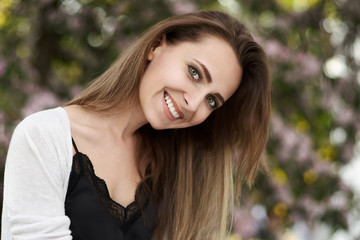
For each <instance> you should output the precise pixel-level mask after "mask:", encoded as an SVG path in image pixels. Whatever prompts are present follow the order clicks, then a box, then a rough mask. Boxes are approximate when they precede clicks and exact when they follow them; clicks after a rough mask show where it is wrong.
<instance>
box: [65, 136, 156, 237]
mask: <svg viewBox="0 0 360 240" xmlns="http://www.w3.org/2000/svg"><path fill="white" fill-rule="evenodd" d="M73 145H74V148H75V151H76V154H75V155H74V157H73V166H72V170H71V173H70V180H69V187H68V191H67V194H66V200H65V213H66V215H67V216H69V218H70V221H71V224H70V230H71V232H72V236H73V239H74V240H95V239H99V240H100V239H101V240H106V239H109V240H110V239H114V240H115V239H117V240H121V239H134V240H135V239H136V240H141V239H150V238H151V226H152V220H153V214H152V213H153V212H152V207H151V204H150V203H149V201H148V197H147V194H146V191H145V189H144V186H142V185H140V186H139V187H138V189H137V191H136V194H135V201H134V202H133V203H131V204H130V205H128V206H127V207H123V206H122V205H120V204H119V203H117V202H115V201H114V200H112V199H111V197H110V194H109V191H108V188H107V186H106V183H105V181H104V180H103V179H101V178H99V177H97V176H96V175H95V172H94V168H93V165H92V163H91V161H90V159H89V158H88V157H87V156H86V155H85V154H83V153H81V152H79V151H78V149H77V147H76V145H75V142H74V141H73ZM141 206H143V208H141ZM141 209H143V211H142V210H141Z"/></svg>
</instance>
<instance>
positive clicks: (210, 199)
mask: <svg viewBox="0 0 360 240" xmlns="http://www.w3.org/2000/svg"><path fill="white" fill-rule="evenodd" d="M164 34H165V35H166V41H167V43H168V44H177V43H179V42H183V41H192V42H196V41H199V40H200V39H201V38H202V37H204V36H209V35H211V36H217V37H220V38H222V39H224V40H225V41H226V42H228V43H229V45H230V46H232V48H233V49H234V52H235V53H236V55H237V57H238V60H239V64H240V66H241V67H242V69H243V74H242V78H241V83H240V86H239V88H238V89H237V90H236V92H235V93H234V94H233V96H231V97H230V99H229V100H228V101H227V102H226V103H225V104H224V105H223V106H222V107H221V108H219V109H217V110H215V111H214V112H213V113H212V114H211V115H210V116H209V117H208V118H207V119H206V120H205V121H204V122H203V123H201V124H200V125H197V126H193V127H190V128H184V129H169V130H160V131H159V130H154V129H152V128H151V126H149V125H148V124H147V125H145V126H143V127H142V128H140V129H139V130H138V132H139V133H140V134H141V136H142V145H141V151H139V152H141V155H140V156H139V162H138V164H139V165H140V164H141V165H142V166H143V164H144V165H145V166H147V171H146V174H145V176H143V181H144V182H150V183H151V184H150V186H149V188H150V189H151V194H152V199H153V202H155V203H156V207H157V210H158V211H157V212H156V216H157V220H156V226H155V229H154V239H163V238H164V236H166V238H167V239H174V240H180V239H224V238H225V236H226V234H227V232H228V230H229V223H230V222H231V213H232V210H233V204H234V200H235V199H236V198H237V197H238V196H239V193H240V190H241V186H242V184H243V183H244V182H245V181H246V182H247V183H248V184H249V185H251V184H252V183H253V181H254V178H255V176H256V174H257V172H258V170H259V169H261V168H262V169H266V164H265V161H264V159H263V153H264V149H265V145H266V141H267V136H268V127H269V120H270V72H269V65H268V60H267V58H266V55H265V53H264V51H263V50H262V48H261V47H260V46H259V45H258V44H257V43H256V42H255V41H254V39H253V38H252V36H251V34H250V33H249V32H248V30H247V29H246V28H245V27H244V25H242V24H241V23H239V22H238V21H237V20H236V19H234V18H232V17H230V16H228V15H226V14H224V13H221V12H217V11H196V12H192V13H188V14H184V15H179V16H174V17H171V18H168V19H166V20H164V21H161V22H159V23H158V24H156V25H155V26H153V27H152V28H150V29H149V30H148V31H147V32H145V33H144V34H143V35H142V36H141V37H140V38H139V39H138V40H137V41H136V42H135V43H134V44H133V45H132V46H131V47H130V48H129V49H128V50H127V51H126V52H124V53H122V55H121V57H120V58H119V59H118V60H117V61H116V62H115V63H114V64H113V65H112V66H111V67H110V68H109V69H108V70H107V71H106V72H105V73H104V74H102V75H101V76H99V77H98V78H97V79H96V80H95V81H93V82H92V83H91V84H90V86H89V87H88V88H86V89H85V90H84V91H83V92H82V93H81V94H80V95H79V96H78V97H77V98H75V99H74V100H72V101H71V102H70V103H69V105H72V104H76V105H81V106H84V107H86V108H89V109H92V110H94V111H100V112H107V111H109V110H114V109H122V108H124V107H126V106H125V104H128V103H129V99H130V101H133V102H135V101H136V100H137V98H138V89H139V83H140V80H141V77H142V75H143V73H144V71H145V70H146V66H147V64H148V62H147V56H148V53H149V51H150V50H151V48H152V47H154V46H156V45H157V44H158V43H159V39H161V36H163V35H164Z"/></svg>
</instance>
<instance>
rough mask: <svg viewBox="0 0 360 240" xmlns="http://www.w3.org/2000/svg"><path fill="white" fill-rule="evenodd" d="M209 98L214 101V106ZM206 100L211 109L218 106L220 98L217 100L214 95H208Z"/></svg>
mask: <svg viewBox="0 0 360 240" xmlns="http://www.w3.org/2000/svg"><path fill="white" fill-rule="evenodd" d="M209 99H210V100H213V101H214V106H212V105H211V104H210V101H209ZM206 101H207V102H208V104H209V107H210V108H211V109H215V108H217V107H218V100H217V99H216V97H214V96H213V95H206Z"/></svg>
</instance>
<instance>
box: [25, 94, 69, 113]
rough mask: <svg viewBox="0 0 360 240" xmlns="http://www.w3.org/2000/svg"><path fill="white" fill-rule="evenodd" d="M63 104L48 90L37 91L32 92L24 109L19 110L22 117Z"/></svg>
mask: <svg viewBox="0 0 360 240" xmlns="http://www.w3.org/2000/svg"><path fill="white" fill-rule="evenodd" d="M62 104H63V101H61V100H60V99H59V98H57V97H56V96H55V94H53V93H52V92H50V91H48V90H43V89H38V90H37V91H35V92H33V93H32V94H31V96H30V98H29V99H28V101H27V103H26V105H25V107H24V108H23V109H22V110H21V113H22V115H23V117H26V116H28V115H30V114H32V113H35V112H38V111H40V110H44V109H46V108H52V107H57V106H60V105H62Z"/></svg>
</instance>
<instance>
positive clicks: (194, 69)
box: [188, 65, 218, 110]
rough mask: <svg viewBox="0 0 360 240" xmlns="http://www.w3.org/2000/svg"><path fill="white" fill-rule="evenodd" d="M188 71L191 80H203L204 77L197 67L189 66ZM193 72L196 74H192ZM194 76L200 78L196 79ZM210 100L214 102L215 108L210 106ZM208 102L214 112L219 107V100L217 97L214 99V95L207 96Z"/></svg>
mask: <svg viewBox="0 0 360 240" xmlns="http://www.w3.org/2000/svg"><path fill="white" fill-rule="evenodd" d="M188 71H189V74H190V76H191V78H192V79H193V80H194V81H195V82H199V81H200V80H201V78H202V77H201V74H200V72H199V70H197V68H196V67H194V66H191V65H189V66H188ZM192 71H194V72H192ZM194 75H199V76H198V77H197V78H195V77H194ZM209 100H212V101H214V106H212V105H211V104H210V101H209ZM206 101H207V103H208V105H209V107H210V108H211V109H212V110H213V109H216V108H217V107H218V100H217V99H216V97H214V96H213V95H206Z"/></svg>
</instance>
